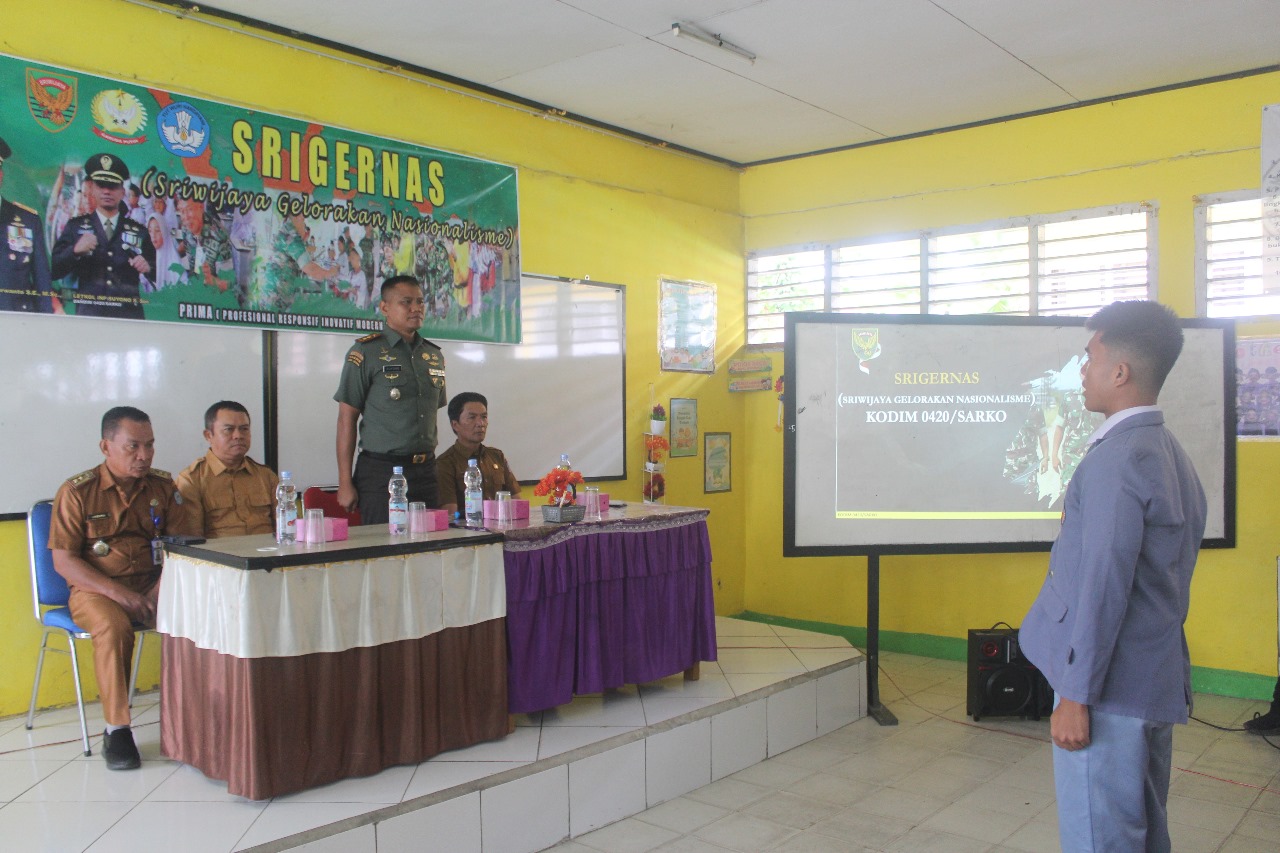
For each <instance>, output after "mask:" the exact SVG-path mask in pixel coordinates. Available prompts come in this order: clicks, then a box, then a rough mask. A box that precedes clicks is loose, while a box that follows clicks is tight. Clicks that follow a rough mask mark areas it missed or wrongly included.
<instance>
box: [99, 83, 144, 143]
mask: <svg viewBox="0 0 1280 853" xmlns="http://www.w3.org/2000/svg"><path fill="white" fill-rule="evenodd" d="M89 109H90V111H91V112H92V113H93V123H94V124H96V125H97V127H95V128H94V129H93V132H94V133H95V134H96V135H97V136H99V137H101V138H102V139H105V140H107V141H108V142H115V143H117V144H120V145H137V144H138V143H139V142H146V141H147V138H146V137H145V136H134V134H136V133H137V132H138V131H140V130H142V128H143V126H144V125H145V124H146V122H147V108H146V107H144V106H143V105H142V101H140V100H138V97H137V96H136V95H133V94H131V93H129V92H126V91H125V90H124V89H103V90H102V91H101V92H99V93H98V94H96V95H94V96H93V101H92V102H91V103H90V104H89Z"/></svg>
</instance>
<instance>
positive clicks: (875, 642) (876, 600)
mask: <svg viewBox="0 0 1280 853" xmlns="http://www.w3.org/2000/svg"><path fill="white" fill-rule="evenodd" d="M867 713H868V714H870V715H871V716H872V717H873V718H874V719H875V721H876V722H877V723H879V724H880V725H882V726H896V725H897V724H898V718H897V717H895V716H894V715H893V712H892V711H890V710H889V709H888V708H886V707H885V706H884V705H881V704H880V555H879V554H868V555H867Z"/></svg>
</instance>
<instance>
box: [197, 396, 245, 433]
mask: <svg viewBox="0 0 1280 853" xmlns="http://www.w3.org/2000/svg"><path fill="white" fill-rule="evenodd" d="M223 409H226V410H227V411H229V412H239V413H240V414H242V415H244V416H245V417H248V416H249V410H248V409H246V408H245V407H244V406H243V405H241V404H240V403H237V402H236V401H235V400H219V401H218V402H216V403H214V404H213V405H212V406H210V407H209V408H207V409H205V410H204V428H205V429H207V430H210V431H212V430H213V425H214V424H215V423H216V422H217V420H218V412H221V411H222V410H223Z"/></svg>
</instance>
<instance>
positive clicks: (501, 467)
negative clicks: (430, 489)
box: [436, 441, 520, 507]
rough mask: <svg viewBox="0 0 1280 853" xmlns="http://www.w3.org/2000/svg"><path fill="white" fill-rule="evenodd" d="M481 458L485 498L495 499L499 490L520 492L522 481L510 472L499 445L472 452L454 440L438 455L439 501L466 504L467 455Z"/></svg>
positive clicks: (481, 474)
mask: <svg viewBox="0 0 1280 853" xmlns="http://www.w3.org/2000/svg"><path fill="white" fill-rule="evenodd" d="M472 458H475V459H479V460H480V466H479V467H480V488H481V490H482V491H483V492H484V497H485V500H489V501H491V500H493V499H494V497H495V496H496V495H497V493H498V492H511V494H512V495H518V494H520V481H519V480H517V479H516V475H515V474H513V473H511V466H510V465H508V464H507V457H506V455H505V454H503V452H502V451H501V450H498V449H497V448H496V447H485V446H484V445H483V444H482V445H480V447H479V449H478V450H476V452H475V453H472V454H470V455H468V454H467V452H466V451H465V450H463V449H462V448H461V447H460V446H459V445H458V443H457V442H456V441H455V442H454V443H453V447H450V448H449V449H448V450H446V451H445V452H444V453H441V454H440V455H439V456H438V457H436V482H438V483H439V484H440V486H439V488H440V503H441V504H447V503H453V504H454V505H455V506H458V507H463V506H466V503H467V496H466V484H465V483H463V482H462V475H463V474H465V473H466V472H467V460H468V459H472Z"/></svg>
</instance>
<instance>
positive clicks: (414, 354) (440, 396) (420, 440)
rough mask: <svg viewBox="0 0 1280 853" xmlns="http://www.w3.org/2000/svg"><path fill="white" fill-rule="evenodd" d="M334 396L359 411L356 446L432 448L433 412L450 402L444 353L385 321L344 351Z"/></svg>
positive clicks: (408, 450) (406, 450)
mask: <svg viewBox="0 0 1280 853" xmlns="http://www.w3.org/2000/svg"><path fill="white" fill-rule="evenodd" d="M333 399H334V400H336V401H338V402H339V403H346V404H347V405H349V406H353V407H355V408H357V409H359V410H360V412H361V416H360V449H361V450H370V451H373V452H374V453H386V454H391V455H395V456H412V455H414V454H417V453H431V454H434V453H435V452H436V412H437V410H439V409H441V408H443V407H444V406H445V404H446V403H447V402H448V398H447V397H446V396H445V386H444V353H442V352H441V351H440V347H438V346H436V345H435V344H433V343H432V342H431V341H428V340H426V339H425V338H423V337H422V336H421V335H418V334H414V336H413V343H412V344H409V343H408V342H406V341H405V339H404V338H403V337H401V336H400V333H399V332H396V331H393V330H392V329H390V328H389V327H387V325H386V324H385V323H384V324H383V326H382V331H381V332H374V333H373V334H372V335H365V336H364V337H363V338H358V339H356V342H355V344H354V345H352V347H351V349H350V350H348V351H347V360H346V363H344V364H343V365H342V376H341V378H340V379H339V380H338V391H337V393H335V394H334V395H333Z"/></svg>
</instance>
